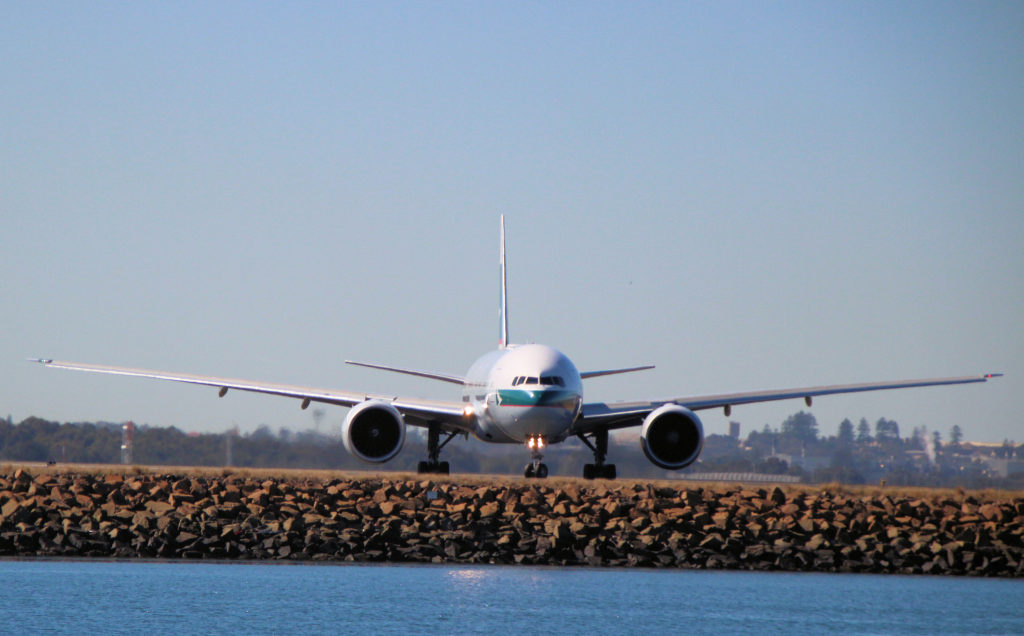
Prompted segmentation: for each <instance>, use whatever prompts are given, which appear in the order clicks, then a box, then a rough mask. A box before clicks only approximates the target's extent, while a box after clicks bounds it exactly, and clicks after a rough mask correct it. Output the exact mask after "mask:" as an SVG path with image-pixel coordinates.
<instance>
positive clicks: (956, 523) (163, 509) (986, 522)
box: [0, 470, 1024, 577]
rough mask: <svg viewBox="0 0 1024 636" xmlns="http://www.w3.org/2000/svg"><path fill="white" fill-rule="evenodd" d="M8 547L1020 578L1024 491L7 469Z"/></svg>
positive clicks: (1, 508)
mask: <svg viewBox="0 0 1024 636" xmlns="http://www.w3.org/2000/svg"><path fill="white" fill-rule="evenodd" d="M481 484H483V485H481ZM0 556H18V557H24V556H58V557H68V556H74V557H122V558H139V557H142V558H186V559H289V560H313V561H322V560H328V561H389V562H428V563H430V562H432V563H524V564H546V565H592V566H630V567H634V566H640V567H668V568H729V569H748V570H805V571H827V572H891V573H901V574H910V573H927V574H971V575H984V576H1014V577H1017V576H1022V575H1024V498H1020V497H1017V498H1012V497H1010V496H1004V497H1002V500H1000V501H995V500H992V501H989V500H986V499H983V498H981V496H980V495H977V494H971V493H959V494H957V493H952V494H950V493H936V494H934V495H925V496H923V497H909V496H900V495H898V494H896V493H891V494H890V493H889V492H888V491H884V492H876V493H874V494H865V495H852V494H848V493H847V494H844V493H843V492H841V491H830V490H822V491H820V492H812V491H806V490H796V489H794V490H790V491H788V492H787V491H784V490H782V489H780V488H767V489H766V488H758V489H743V488H741V487H740V488H733V489H729V488H726V487H719V488H689V487H676V486H664V485H658V486H654V485H647V484H621V483H620V484H616V483H608V484H602V483H583V482H581V483H576V482H566V483H561V484H556V483H550V484H549V483H538V482H526V481H522V480H514V479H509V480H507V481H506V482H505V483H502V484H500V485H495V484H485V483H484V482H482V481H481V480H476V482H475V483H469V484H460V483H458V482H457V481H451V482H441V481H433V480H416V479H410V480H400V479H399V480H391V479H374V478H367V479H326V480H314V479H299V478H264V477H249V476H232V475H227V476H213V477H201V476H182V475H157V474H138V475H136V474H129V475H122V474H106V475H104V474H88V473H75V474H38V475H35V476H33V475H30V474H29V473H28V472H26V471H24V470H17V471H13V472H9V473H7V474H2V475H0Z"/></svg>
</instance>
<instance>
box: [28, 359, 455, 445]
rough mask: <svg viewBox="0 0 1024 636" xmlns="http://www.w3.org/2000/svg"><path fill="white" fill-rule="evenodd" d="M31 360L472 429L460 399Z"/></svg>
mask: <svg viewBox="0 0 1024 636" xmlns="http://www.w3.org/2000/svg"><path fill="white" fill-rule="evenodd" d="M32 361H33V362H39V363H41V364H43V365H45V366H48V367H54V368H57V369H71V370H73V371H90V372H92V373H107V374H111V375H127V376H133V377H139V378H150V379H153V380H169V381H171V382H184V383H187V384H199V385H203V386H211V387H216V388H218V389H219V392H218V395H220V397H224V395H225V394H226V393H227V392H228V391H249V392H252V393H267V394H270V395H281V396H284V397H290V398H296V399H299V400H302V408H306V407H307V406H309V404H310V402H318V403H322V404H334V405H337V406H355V405H356V404H359V403H361V402H365V401H366V400H381V401H384V402H388V403H390V404H391V405H392V406H394V407H395V408H396V409H398V411H399V412H400V413H401V414H402V415H403V416H404V417H405V418H406V421H407V422H408V423H409V424H413V425H414V426H427V425H428V424H430V423H432V422H438V423H441V424H442V426H443V427H444V428H445V429H447V430H450V431H451V430H457V431H468V430H470V428H471V426H470V424H471V422H470V421H469V419H468V418H466V417H465V414H464V413H463V405H462V403H461V402H445V401H438V400H424V399H420V398H403V397H394V396H389V395H374V394H371V393H356V392H352V391H337V390H334V389H317V388H311V387H303V386H293V385H290V384H275V383H270V382H254V381H250V380H238V379H235V378H220V377H216V376H210V375H194V374H191V373H173V372H168V371H155V370H152V369H134V368H132V367H114V366H106V365H101V364H87V363H81V362H64V361H61V360H52V359H49V358H39V359H33V360H32Z"/></svg>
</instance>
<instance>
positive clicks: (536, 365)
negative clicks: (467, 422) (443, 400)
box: [462, 344, 583, 443]
mask: <svg viewBox="0 0 1024 636" xmlns="http://www.w3.org/2000/svg"><path fill="white" fill-rule="evenodd" d="M466 378H467V383H466V384H465V387H464V389H463V393H462V401H463V402H465V403H466V404H468V405H470V406H471V407H472V409H473V414H474V416H475V418H474V419H475V421H476V426H475V428H474V430H473V433H474V435H476V436H477V437H479V438H480V439H482V440H484V441H488V442H505V443H523V442H526V441H527V440H529V439H531V438H537V437H539V438H542V439H543V440H544V441H545V442H546V443H555V442H560V441H562V440H563V439H565V438H566V437H567V436H568V435H569V433H570V431H571V428H572V423H573V422H574V421H575V420H576V417H577V416H578V415H579V412H580V408H581V407H582V404H583V382H582V380H581V379H580V372H579V371H578V370H577V369H576V365H574V364H573V363H572V361H571V360H570V359H569V358H568V357H567V356H566V355H565V354H563V353H561V352H560V351H558V350H556V349H553V348H551V347H548V346H544V345H537V344H530V345H509V346H508V347H505V348H502V349H498V350H496V351H492V352H491V353H488V354H487V355H485V356H483V357H481V358H480V359H479V360H477V361H476V362H474V363H473V366H472V367H470V369H469V372H468V373H467V374H466Z"/></svg>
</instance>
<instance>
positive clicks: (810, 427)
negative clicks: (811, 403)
mask: <svg viewBox="0 0 1024 636" xmlns="http://www.w3.org/2000/svg"><path fill="white" fill-rule="evenodd" d="M782 434H783V435H785V436H787V437H792V438H795V439H799V440H801V441H804V442H813V441H816V440H817V439H818V420H816V419H815V418H814V416H813V415H811V414H810V413H804V412H803V411H800V412H799V413H794V414H793V415H790V416H789V417H787V418H786V421H785V422H783V423H782Z"/></svg>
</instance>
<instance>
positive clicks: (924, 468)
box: [0, 411, 1024, 488]
mask: <svg viewBox="0 0 1024 636" xmlns="http://www.w3.org/2000/svg"><path fill="white" fill-rule="evenodd" d="M121 434H122V428H121V424H116V423H110V422H99V423H91V422H76V423H57V422H50V421H47V420H44V419H41V418H37V417H29V418H27V419H25V420H24V421H22V422H20V423H18V424H14V423H13V422H11V420H10V418H8V419H7V420H2V419H0V461H30V462H58V463H59V462H68V463H105V464H110V463H118V462H119V461H120V459H121ZM948 439H949V441H948V442H947V441H944V440H943V438H942V435H941V434H940V433H939V432H938V431H933V432H931V433H928V432H927V431H925V430H924V429H923V428H917V429H914V430H913V431H912V433H911V434H910V435H909V436H908V437H901V433H900V428H899V424H898V423H897V422H895V421H893V420H888V419H886V418H880V419H879V420H878V421H876V422H875V423H874V425H873V426H872V425H871V424H869V423H868V422H867V421H866V420H864V419H861V420H860V422H859V423H857V424H856V425H855V424H853V423H852V422H851V421H850V420H849V419H845V420H843V421H842V422H840V424H839V426H838V428H837V430H836V433H835V434H834V435H830V436H829V435H822V434H821V432H820V427H819V425H818V422H817V420H816V419H815V417H814V416H813V415H812V414H810V413H806V412H804V411H800V412H798V413H794V414H793V415H791V416H789V417H788V418H786V420H784V421H783V422H782V423H781V425H780V426H779V427H777V428H772V427H770V426H768V425H767V424H766V425H765V426H764V428H763V429H761V430H755V431H752V432H751V433H750V434H749V435H748V436H747V438H746V439H745V440H741V439H740V438H739V437H731V436H727V435H710V436H708V438H707V439H706V440H705V446H704V451H703V453H702V454H701V457H700V459H699V460H698V461H697V462H696V463H694V464H693V465H692V466H690V467H689V468H687V469H686V470H684V471H683V473H684V474H686V473H690V474H692V473H766V474H777V475H782V474H786V475H795V476H798V477H800V478H801V479H802V480H804V481H812V482H829V481H840V482H844V483H851V484H858V483H860V484H863V483H877V482H878V481H879V480H880V479H885V480H886V481H887V482H888V483H890V484H893V485H930V486H957V485H959V486H964V487H978V488H980V487H1020V486H1021V485H1024V475H1017V476H1016V477H1015V476H1013V475H1011V476H1010V477H1009V478H1002V479H1000V478H997V477H995V476H993V475H992V474H990V473H989V472H988V471H987V470H986V468H985V466H984V464H982V463H979V462H978V461H976V460H974V459H972V458H971V457H970V456H968V455H966V454H965V453H964V452H963V451H964V450H965V449H963V448H961V441H962V439H963V431H962V430H961V428H960V426H959V425H957V426H954V427H952V429H951V430H950V431H949V436H948ZM1006 448H1007V457H1010V456H1012V455H1013V454H1014V453H1015V452H1018V449H1017V447H1014V446H1012V445H1008V446H1006ZM426 455H427V452H426V438H425V434H424V432H423V431H422V430H421V429H418V428H413V427H409V429H408V435H407V437H406V444H405V447H404V448H403V450H402V452H401V453H400V454H399V455H398V456H397V457H396V458H395V459H393V460H391V461H390V462H387V463H386V464H381V465H370V464H366V463H364V462H362V461H360V460H358V459H356V458H354V457H353V456H352V455H350V454H349V453H348V452H347V451H346V450H345V447H344V445H343V444H342V442H341V439H340V435H338V434H337V433H336V434H333V435H325V434H322V433H319V432H316V431H312V430H308V431H302V432H292V431H290V430H288V429H283V428H282V429H279V430H278V431H277V432H276V433H275V432H273V431H272V430H271V429H270V427H268V426H266V425H263V426H260V427H259V428H257V429H256V430H255V431H252V432H249V433H245V434H242V435H238V434H234V433H186V432H185V431H182V430H181V429H178V428H176V427H156V426H146V425H142V426H138V427H137V428H136V429H135V434H134V443H133V459H132V461H133V463H135V464H141V465H165V466H167V465H171V466H227V465H229V464H230V465H232V466H236V467H275V468H307V469H330V470H368V469H378V470H383V471H401V472H414V471H415V470H416V464H417V462H419V461H420V460H421V459H424V458H425V457H426ZM808 458H810V459H808ZM443 459H445V460H446V461H448V462H450V464H451V467H452V470H453V471H454V472H463V473H486V474H519V473H520V472H521V471H522V469H523V466H524V465H525V464H526V463H527V461H528V459H529V454H528V453H527V452H526V450H525V449H523V448H518V447H516V446H515V445H505V444H487V443H483V442H480V441H479V440H476V439H474V438H472V437H468V438H466V439H461V438H457V439H456V440H453V441H452V443H451V444H448V445H447V446H446V447H445V448H444V451H443ZM544 461H545V463H546V464H548V466H549V468H550V469H551V474H552V475H569V476H576V475H580V474H581V473H582V466H583V464H584V463H587V462H590V461H593V456H592V454H591V452H590V451H589V450H588V449H587V448H586V447H584V446H583V444H582V443H580V442H579V441H578V440H576V439H569V440H567V441H565V442H563V443H561V444H556V445H552V446H549V447H548V449H547V451H546V453H545V458H544ZM609 461H611V462H614V463H615V464H616V466H617V468H618V474H619V475H621V476H623V477H632V478H650V479H665V478H671V477H673V476H678V475H679V473H677V472H673V471H665V470H663V469H661V468H658V467H657V466H654V465H653V464H651V463H650V462H649V461H648V460H647V458H646V457H645V456H644V454H643V452H642V451H641V449H640V445H639V443H638V441H637V436H636V434H635V432H623V433H621V434H618V435H613V436H612V437H611V439H610V448H609Z"/></svg>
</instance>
